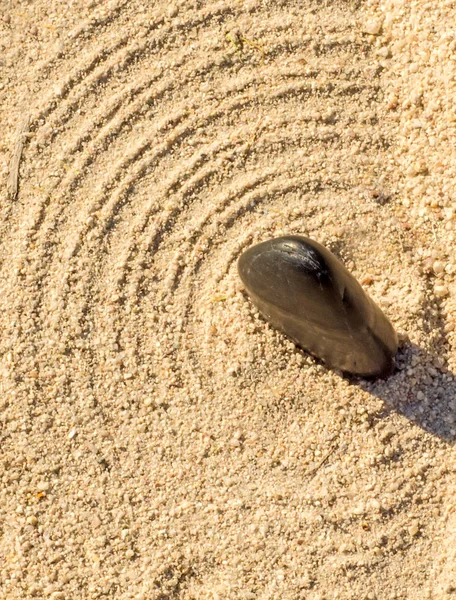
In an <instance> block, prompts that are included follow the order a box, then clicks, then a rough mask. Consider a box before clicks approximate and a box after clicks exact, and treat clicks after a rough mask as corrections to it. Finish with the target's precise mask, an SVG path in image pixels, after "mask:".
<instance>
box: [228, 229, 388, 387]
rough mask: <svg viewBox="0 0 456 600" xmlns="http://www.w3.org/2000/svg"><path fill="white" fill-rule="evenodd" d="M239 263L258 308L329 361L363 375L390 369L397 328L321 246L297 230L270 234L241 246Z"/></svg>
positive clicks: (299, 343)
mask: <svg viewBox="0 0 456 600" xmlns="http://www.w3.org/2000/svg"><path fill="white" fill-rule="evenodd" d="M238 269H239V274H240V276H241V279H242V281H243V283H244V285H245V287H246V288H247V292H248V293H249V295H250V297H251V299H252V301H253V303H254V304H255V305H256V306H257V307H258V309H259V310H260V312H261V314H262V315H263V316H264V317H265V318H266V319H267V320H268V321H269V322H270V323H271V324H272V325H273V326H274V327H276V328H277V329H279V330H280V331H282V332H283V333H285V334H286V335H287V336H289V337H290V338H291V339H292V340H293V341H294V342H295V343H296V344H297V345H298V346H300V347H301V348H303V349H304V350H307V351H309V352H310V353H311V354H313V355H314V356H316V357H318V358H321V359H322V360H324V361H325V363H326V364H327V365H328V366H329V367H333V368H337V369H341V370H342V371H345V372H348V373H352V374H356V375H361V376H364V377H375V376H379V377H382V376H383V377H384V376H387V375H389V374H390V373H391V372H392V370H393V368H394V355H395V353H396V351H397V347H398V339H397V335H396V332H395V331H394V329H393V327H392V325H391V323H390V322H389V321H388V319H387V318H386V317H385V315H384V314H383V312H382V311H381V310H380V308H379V307H378V306H377V305H376V304H375V303H374V302H373V301H372V300H371V299H370V298H369V297H368V296H367V294H366V293H365V292H364V291H363V289H362V288H361V286H360V285H359V283H358V282H357V281H356V279H355V278H354V277H353V275H351V274H350V273H349V272H348V271H347V269H346V268H345V267H344V265H343V264H342V263H341V262H340V261H339V260H338V259H337V258H336V257H335V256H334V254H332V253H331V252H330V251H329V250H327V249H326V248H325V247H324V246H322V245H321V244H318V243H317V242H315V241H313V240H311V239H309V238H305V237H302V236H297V235H289V236H284V237H280V238H276V239H272V240H268V241H267V242H262V243H261V244H257V245H255V246H253V247H252V248H249V249H248V250H247V251H246V252H244V253H243V254H242V256H241V257H240V259H239V262H238Z"/></svg>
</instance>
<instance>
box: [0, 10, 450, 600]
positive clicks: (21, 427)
mask: <svg viewBox="0 0 456 600" xmlns="http://www.w3.org/2000/svg"><path fill="white" fill-rule="evenodd" d="M47 4H48V5H50V6H47V7H46V6H45V4H44V3H43V2H41V1H39V2H37V3H36V6H35V12H33V10H32V8H31V7H27V8H21V7H20V5H21V3H20V2H16V3H14V2H12V3H10V9H9V10H8V9H6V8H5V9H4V12H3V13H2V18H3V21H2V29H1V33H2V36H3V37H2V38H0V41H1V40H5V42H4V45H3V49H4V51H5V53H6V56H7V58H6V59H5V61H4V63H3V68H4V69H5V70H6V71H5V73H6V74H8V77H6V76H5V81H6V83H5V85H4V86H3V87H2V89H1V90H0V93H1V94H3V96H2V103H3V106H4V108H2V112H1V119H2V120H3V121H2V122H3V123H4V124H6V123H11V124H12V123H13V121H14V127H17V126H18V125H19V124H20V122H21V121H22V120H23V119H24V118H25V117H26V116H27V115H28V116H29V118H30V124H29V126H28V133H26V135H25V138H24V139H25V143H24V147H23V149H22V156H21V161H20V168H19V173H18V177H19V180H18V183H19V191H18V194H17V197H16V198H8V195H7V194H5V195H3V190H4V189H5V190H6V186H5V187H3V184H4V183H5V182H6V180H7V175H8V173H7V172H6V169H5V171H4V172H3V171H2V173H3V174H2V179H1V185H2V203H1V222H0V260H1V282H0V287H1V296H0V303H1V325H2V334H1V336H0V353H1V360H2V364H1V369H2V379H1V385H2V394H1V398H0V407H1V414H2V423H3V428H2V430H1V436H2V437H1V442H0V448H1V450H0V455H1V456H2V460H3V466H4V469H3V489H2V492H1V503H0V509H1V520H2V526H1V527H2V529H1V530H0V562H1V563H2V565H3V567H2V569H3V574H2V584H1V585H0V587H1V591H0V598H8V599H10V600H12V599H16V598H21V599H24V598H31V597H36V598H47V597H49V598H54V599H57V598H79V599H81V600H82V599H85V598H116V599H120V598H132V599H133V598H134V599H140V598H141V599H144V600H146V599H147V600H149V599H151V600H165V599H169V600H171V599H172V598H174V599H177V598H179V599H182V600H184V599H185V600H189V599H197V598H198V599H199V598H208V599H216V598H219V599H222V598H223V599H228V598H239V599H248V598H250V599H254V598H264V599H266V598H271V599H272V598H281V599H283V600H287V599H290V600H291V599H296V598H306V599H307V598H308V599H315V600H316V599H317V598H318V599H323V598H333V597H334V598H336V597H337V598H347V599H348V598H359V599H361V598H376V599H378V600H380V599H386V598H425V597H426V598H444V597H445V598H446V597H447V596H446V595H444V594H446V593H447V592H446V591H445V590H448V589H449V588H448V586H449V585H450V583H451V582H453V583H454V581H455V580H454V572H453V567H452V566H451V561H452V557H453V559H454V552H453V551H452V547H453V543H454V533H453V532H452V529H451V527H450V526H449V524H448V523H447V522H446V521H445V518H444V515H445V514H446V512H451V507H450V505H449V496H450V495H451V494H452V492H454V485H455V484H454V477H453V480H452V476H454V472H453V473H452V469H451V468H450V467H449V466H448V465H449V464H450V456H451V452H452V450H451V446H450V445H449V442H451V441H452V440H454V439H455V437H456V419H455V408H456V404H455V398H456V393H455V392H456V388H455V380H454V376H453V373H452V372H451V369H452V368H453V365H455V364H456V361H455V360H454V356H455V355H454V339H453V338H452V337H451V336H452V335H453V334H452V330H453V327H452V323H453V321H452V318H453V317H452V315H453V316H454V314H455V312H454V305H453V304H452V302H453V301H454V300H453V296H452V294H453V291H454V288H453V287H451V286H452V283H451V282H452V279H451V277H452V273H453V271H452V270H451V269H452V267H451V264H450V266H449V267H448V268H447V269H446V271H445V269H444V267H445V265H447V263H445V260H446V259H448V260H450V259H451V247H450V246H451V243H452V241H453V237H452V235H453V234H452V233H451V235H450V232H451V231H452V227H449V226H448V227H446V221H445V217H444V216H445V215H446V214H447V213H445V210H446V209H447V205H446V204H445V202H446V199H445V198H446V196H445V197H444V196H443V195H442V196H441V197H442V198H443V204H442V203H441V204H438V203H437V204H436V205H435V206H434V205H433V204H432V202H433V201H432V200H430V201H429V202H427V203H425V204H423V206H425V212H426V211H427V210H428V209H429V210H430V211H431V210H434V209H436V210H437V211H440V212H439V215H440V216H439V215H437V216H436V212H435V211H434V213H429V215H430V216H429V218H428V217H426V216H425V212H423V213H421V212H420V210H421V208H420V206H421V205H420V204H419V202H420V201H421V198H424V197H425V196H426V193H428V195H429V196H430V195H431V192H429V190H431V188H432V190H434V189H445V188H443V187H442V186H443V185H444V184H446V183H447V182H446V180H445V177H449V171H447V172H446V174H445V168H442V169H441V170H440V171H439V169H438V168H437V167H436V166H435V165H437V162H438V160H437V159H438V157H437V155H436V154H432V153H433V152H434V150H433V149H432V148H434V149H435V152H436V153H438V152H440V151H439V150H438V149H437V148H436V146H435V143H434V145H432V144H430V146H429V148H430V150H429V155H426V151H425V150H422V154H423V156H424V159H426V160H427V158H428V156H429V157H430V158H429V165H430V166H429V167H427V166H425V165H424V164H423V163H422V162H420V161H422V159H421V155H418V154H419V153H418V154H417V153H416V152H414V151H411V150H410V151H409V152H408V153H407V152H406V151H405V150H403V149H402V150H401V148H400V147H399V146H400V143H399V142H398V140H400V139H402V138H401V136H404V137H407V135H410V136H411V137H412V138H413V136H414V135H415V133H414V132H415V130H416V131H423V130H424V129H423V128H424V125H422V126H418V125H416V127H415V126H411V127H409V126H408V121H407V122H406V121H405V120H404V119H405V117H404V113H403V112H401V110H402V109H403V110H405V109H406V108H407V107H406V104H405V101H404V100H403V98H402V97H401V93H404V94H405V92H404V89H405V88H404V87H402V88H401V81H402V80H400V76H401V70H400V65H399V63H398V62H395V60H396V58H397V56H396V54H394V52H395V51H394V48H395V46H394V44H393V43H394V31H395V30H394V29H392V30H391V31H392V32H393V33H391V34H388V31H389V30H388V27H387V25H388V15H387V13H385V14H386V21H384V19H385V14H383V13H380V12H378V11H380V9H379V8H378V6H377V4H376V3H375V2H372V3H370V4H369V5H368V6H367V7H362V6H361V3H359V2H355V1H353V2H350V1H348V0H347V1H344V0H331V1H327V2H319V1H317V0H315V1H308V2H298V1H293V0H291V1H276V2H272V1H269V0H262V1H260V0H248V1H246V2H210V1H209V2H199V1H198V2H196V1H195V2H193V1H190V2H182V3H180V4H179V3H176V4H170V3H167V2H154V3H152V2H150V3H147V2H139V1H136V0H131V1H120V0H119V1H116V0H113V1H111V2H91V3H90V4H89V5H86V3H84V2H79V3H76V2H75V3H70V5H69V6H68V7H65V6H64V4H61V3H59V2H57V1H56V0H55V1H54V0H51V2H50V3H47ZM396 4H397V3H396ZM16 5H17V6H16ZM16 8H17V10H16ZM2 10H3V9H2ZM27 11H28V12H27ZM65 11H68V13H67V14H64V13H65ZM369 11H370V12H369ZM379 14H381V18H380V17H379ZM397 14H398V15H399V16H398V18H403V19H404V22H408V21H407V18H406V16H404V14H403V13H400V12H398V13H397ZM401 15H402V16H401ZM417 19H418V17H417ZM29 21H30V22H34V21H36V23H37V27H36V31H35V29H33V30H32V29H29V30H28V31H29V32H31V33H30V35H29V37H28V38H27V39H26V40H25V50H23V51H22V53H21V52H20V51H16V50H15V48H16V47H17V43H18V39H20V38H17V36H20V33H19V32H18V28H19V26H20V24H21V23H22V24H24V23H28V22H29ZM382 23H383V25H382ZM416 23H419V20H417V21H416ZM436 26H437V25H436ZM30 27H31V26H30ZM382 27H383V28H382ZM390 27H392V25H390ZM417 27H418V25H417ZM417 35H418V34H417ZM15 36H16V37H15ZM9 39H11V40H12V45H11V48H7V41H8V40H9ZM407 39H409V38H407ZM410 39H412V38H410ZM413 39H415V38H413ZM13 42H15V43H16V46H15V45H14V44H13ZM409 42H410V40H409ZM2 43H3V42H2ZM410 44H412V42H410ZM391 48H393V56H392V51H391ZM399 50H401V48H399ZM8 57H9V58H8ZM388 60H390V61H391V62H388ZM15 71H16V72H17V73H16V75H14V72H15ZM20 73H23V74H24V75H23V79H22V80H21V79H20V76H19V74H20ZM412 73H416V71H412ZM15 77H16V78H15ZM402 85H403V86H404V85H405V84H402ZM15 94H17V97H18V98H20V99H21V101H20V102H18V101H16V100H15V97H16V96H15ZM395 99H396V100H395ZM3 100H4V102H3ZM395 102H396V103H395ZM419 102H421V100H419ZM401 106H402V109H401V108H400V107H401ZM408 106H410V104H409V105H408ZM414 106H415V105H414ZM416 106H417V107H418V108H417V109H416V110H417V111H418V112H419V111H421V112H419V114H418V112H417V113H416V114H414V118H416V119H421V118H422V119H426V118H427V117H426V114H427V113H426V106H424V107H423V106H421V105H419V104H418V101H417V104H416ZM420 106H421V108H420ZM397 107H399V108H397ZM404 107H405V108H404ZM423 122H424V121H423ZM428 122H429V123H430V125H429V127H433V126H434V125H435V123H437V121H436V120H435V121H432V119H430V118H429V119H428ZM5 126H6V125H5ZM426 126H427V125H426ZM435 126H436V127H437V125H435ZM14 127H12V126H11V127H9V129H8V131H9V133H8V136H9V137H8V138H7V140H6V143H5V147H4V148H3V150H2V152H3V151H5V152H6V150H8V151H9V148H10V147H13V145H14V140H15V137H14V136H15V135H16V136H17V135H18V134H15V133H14ZM420 127H421V128H420ZM451 131H452V130H451ZM451 131H450V134H449V135H450V139H451V135H452V133H451ZM431 133H432V132H431ZM431 133H429V136H431ZM416 135H418V134H416ZM432 135H434V134H432ZM413 139H415V138H413ZM426 139H427V138H426ZM436 139H438V136H437V137H436ZM449 143H450V142H449ZM398 148H399V149H398ZM424 159H423V160H424ZM407 161H408V162H407ZM432 161H434V162H432ZM5 164H6V163H5ZM434 167H435V168H434ZM448 168H450V167H448ZM407 169H408V170H407ZM419 186H421V187H419ZM432 186H435V187H432ZM426 190H427V192H426ZM432 197H434V196H432ZM429 207H430V208H429ZM426 214H427V213H426ZM448 214H450V213H448ZM453 214H454V211H453ZM449 222H451V223H453V222H454V221H451V219H449ZM282 233H300V234H303V235H308V236H310V237H313V238H314V239H316V240H318V241H320V242H321V243H324V244H326V245H327V246H328V247H329V248H331V249H332V250H333V251H334V252H335V253H336V254H338V255H339V256H340V257H341V258H342V259H343V260H344V262H345V263H346V264H347V265H348V267H349V269H350V270H351V271H352V272H353V273H354V274H355V276H357V277H358V278H359V280H360V281H361V282H362V283H363V285H364V287H365V288H366V290H367V291H368V292H369V293H370V294H371V296H372V297H373V298H375V299H376V301H377V302H379V303H380V305H381V306H382V307H383V309H384V310H385V312H386V313H387V314H388V316H389V317H390V318H391V320H392V321H393V322H394V324H395V326H396V327H397V328H398V330H399V331H401V332H405V333H406V334H407V336H408V337H407V338H406V336H404V339H405V338H406V341H405V343H404V348H403V350H402V351H401V352H400V355H399V358H398V366H399V370H398V372H397V373H396V374H395V375H393V376H392V377H391V378H390V379H388V380H387V381H380V382H363V381H358V382H357V381H349V380H347V379H344V378H342V377H341V376H340V375H339V374H337V373H333V372H330V371H328V370H326V369H325V368H324V366H322V365H320V364H318V363H317V362H315V361H314V360H313V359H311V358H310V357H308V356H307V355H305V354H304V353H302V352H301V351H300V350H298V349H297V348H295V347H294V345H293V344H292V343H291V342H289V341H287V340H286V339H285V338H284V337H283V336H282V335H280V334H279V333H277V332H275V331H274V330H272V329H271V328H270V327H269V326H268V325H267V324H266V323H265V322H263V321H262V320H261V319H260V318H259V316H258V314H256V312H255V309H254V308H253V306H252V305H251V304H250V302H249V301H248V298H247V296H246V295H245V294H244V291H243V289H242V286H241V283H240V280H239V278H238V275H237V270H236V262H237V259H238V258H239V256H240V254H241V253H242V252H243V250H245V249H246V248H247V247H249V246H250V245H251V244H252V243H255V242H258V241H261V240H264V239H267V238H270V237H273V236H276V235H280V234H282ZM444 235H446V236H447V237H446V238H444V237H442V236H444ZM448 236H450V237H448ZM445 240H446V241H445ZM441 256H443V257H444V258H443V263H442V264H443V265H444V266H442V269H440V267H439V266H435V265H436V264H437V263H439V264H440V262H439V261H440V257H441ZM445 257H446V259H445ZM448 257H450V259H449V258H448ZM450 262H451V261H450ZM455 270H456V268H455ZM441 273H442V275H440V274H441ZM435 276H436V277H437V279H438V278H439V277H440V279H438V281H434V279H433V278H435ZM444 277H446V278H447V279H443V280H442V278H444ZM448 278H449V279H448ZM441 280H442V281H441ZM448 281H449V282H450V283H448ZM434 284H435V287H433V286H434ZM452 311H453V312H452ZM453 471H454V468H453ZM453 521H454V519H453ZM435 556H438V560H437V561H436V562H434V557H435ZM417 562H420V564H421V565H422V566H421V567H420V568H419V569H417V568H416V565H417ZM453 566H454V565H453ZM431 573H433V575H432V577H431V575H430V574H431ZM448 593H449V592H448ZM426 594H428V595H426ZM439 594H441V595H439Z"/></svg>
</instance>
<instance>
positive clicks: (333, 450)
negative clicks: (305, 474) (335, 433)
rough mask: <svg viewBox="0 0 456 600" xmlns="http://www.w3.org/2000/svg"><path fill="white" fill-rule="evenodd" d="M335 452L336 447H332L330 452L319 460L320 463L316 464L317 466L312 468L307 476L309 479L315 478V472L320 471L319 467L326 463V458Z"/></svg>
mask: <svg viewBox="0 0 456 600" xmlns="http://www.w3.org/2000/svg"><path fill="white" fill-rule="evenodd" d="M334 439H335V438H333V439H332V440H331V441H333V440H334ZM335 450H336V446H333V447H332V448H331V450H329V452H327V453H326V454H325V456H324V457H323V458H322V459H321V461H320V462H319V463H318V465H317V466H316V467H314V468H313V469H312V471H310V473H309V475H310V477H315V475H316V473H317V471H319V470H320V469H321V467H322V466H323V465H324V464H325V463H326V462H327V460H328V458H329V457H330V456H331V454H333V453H334V452H335Z"/></svg>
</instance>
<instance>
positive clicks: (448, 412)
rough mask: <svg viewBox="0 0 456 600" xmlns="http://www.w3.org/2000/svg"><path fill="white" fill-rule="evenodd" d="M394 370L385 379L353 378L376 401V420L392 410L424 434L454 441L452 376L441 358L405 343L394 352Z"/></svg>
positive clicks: (455, 407) (455, 398)
mask: <svg viewBox="0 0 456 600" xmlns="http://www.w3.org/2000/svg"><path fill="white" fill-rule="evenodd" d="M396 363H397V368H396V371H395V373H393V374H392V375H390V377H388V378H387V379H383V380H382V379H378V380H366V379H357V380H355V379H353V380H352V383H353V384H354V385H357V386H358V387H360V388H361V389H362V390H364V391H366V392H368V393H370V394H373V395H374V396H376V397H377V398H380V399H381V400H382V401H383V402H384V404H385V407H384V409H383V411H381V413H382V414H379V415H378V418H382V417H385V416H387V415H388V414H389V413H390V412H392V411H394V412H397V413H398V414H401V415H403V416H404V417H406V418H407V419H408V420H410V421H411V422H413V423H414V424H415V425H418V426H419V427H421V428H422V429H423V430H424V431H426V432H428V433H431V434H432V435H435V436H437V437H439V438H440V439H442V440H445V441H447V442H451V443H454V442H455V441H456V375H455V374H454V373H452V372H451V371H450V370H449V369H448V368H447V367H446V366H445V361H444V360H443V358H442V357H441V356H438V355H436V354H431V353H430V352H427V351H425V350H423V349H422V348H420V347H419V346H417V345H415V344H411V343H408V344H406V345H405V346H403V347H402V348H400V350H399V351H398V353H397V356H396Z"/></svg>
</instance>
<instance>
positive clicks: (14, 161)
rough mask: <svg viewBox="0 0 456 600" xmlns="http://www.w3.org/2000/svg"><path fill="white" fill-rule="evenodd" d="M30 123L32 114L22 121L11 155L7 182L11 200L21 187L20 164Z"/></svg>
mask: <svg viewBox="0 0 456 600" xmlns="http://www.w3.org/2000/svg"><path fill="white" fill-rule="evenodd" d="M29 125H30V115H27V116H26V117H25V119H24V120H23V121H22V123H21V126H20V128H19V132H18V136H17V140H16V144H15V146H14V150H13V153H12V155H11V161H10V168H9V177H8V183H7V190H8V197H9V199H10V200H15V199H16V196H17V191H18V189H19V165H20V162H21V157H22V150H23V148H24V143H25V138H26V136H27V133H28V130H29Z"/></svg>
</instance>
